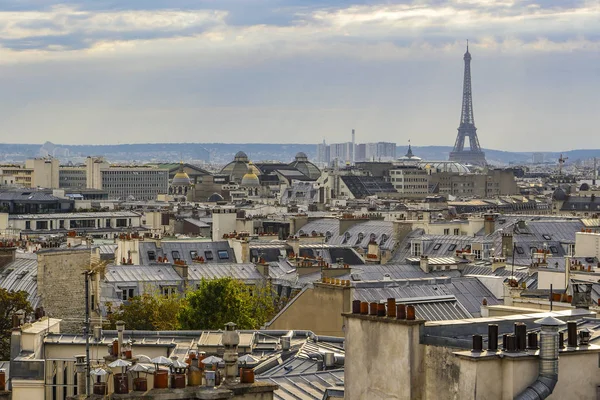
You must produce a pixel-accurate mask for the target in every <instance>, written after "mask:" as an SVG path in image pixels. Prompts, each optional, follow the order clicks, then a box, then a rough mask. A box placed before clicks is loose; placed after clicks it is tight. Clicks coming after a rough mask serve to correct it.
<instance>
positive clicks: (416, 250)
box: [412, 243, 421, 257]
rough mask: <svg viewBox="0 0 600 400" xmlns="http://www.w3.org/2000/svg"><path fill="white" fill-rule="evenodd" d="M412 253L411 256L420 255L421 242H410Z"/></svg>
mask: <svg viewBox="0 0 600 400" xmlns="http://www.w3.org/2000/svg"><path fill="white" fill-rule="evenodd" d="M412 247H413V248H412V255H413V256H417V257H418V256H420V255H421V243H413V244H412Z"/></svg>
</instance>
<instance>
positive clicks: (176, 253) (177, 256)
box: [171, 250, 181, 261]
mask: <svg viewBox="0 0 600 400" xmlns="http://www.w3.org/2000/svg"><path fill="white" fill-rule="evenodd" d="M171 255H172V256H173V261H177V260H181V256H180V255H179V252H178V251H177V250H174V251H172V252H171Z"/></svg>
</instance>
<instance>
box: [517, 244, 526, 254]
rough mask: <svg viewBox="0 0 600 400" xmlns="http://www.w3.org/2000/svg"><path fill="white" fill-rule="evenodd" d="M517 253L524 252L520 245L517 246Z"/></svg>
mask: <svg viewBox="0 0 600 400" xmlns="http://www.w3.org/2000/svg"><path fill="white" fill-rule="evenodd" d="M517 254H525V251H524V250H523V248H522V247H521V246H517Z"/></svg>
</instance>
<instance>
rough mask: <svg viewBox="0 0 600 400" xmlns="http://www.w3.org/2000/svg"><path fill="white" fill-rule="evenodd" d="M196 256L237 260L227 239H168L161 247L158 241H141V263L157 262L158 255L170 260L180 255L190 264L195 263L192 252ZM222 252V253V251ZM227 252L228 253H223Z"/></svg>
mask: <svg viewBox="0 0 600 400" xmlns="http://www.w3.org/2000/svg"><path fill="white" fill-rule="evenodd" d="M149 252H153V253H154V260H150V256H149V254H148V253H149ZM193 252H195V254H196V256H198V257H202V258H204V260H205V261H207V262H210V263H215V264H216V263H231V262H235V254H234V253H233V250H232V249H231V247H229V243H228V242H227V241H218V242H212V241H209V240H202V241H198V240H194V241H183V240H179V241H166V240H163V241H162V242H161V243H160V247H159V246H158V245H157V244H156V242H151V241H148V242H140V264H143V265H150V264H155V263H157V261H156V260H158V257H167V259H168V260H169V261H174V258H175V257H176V256H178V257H179V258H180V259H182V260H185V262H186V263H187V264H188V265H192V264H194V263H195V262H194V260H193V257H192V253H193ZM220 252H221V253H220ZM222 252H226V253H222Z"/></svg>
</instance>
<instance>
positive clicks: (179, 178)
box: [171, 164, 192, 186]
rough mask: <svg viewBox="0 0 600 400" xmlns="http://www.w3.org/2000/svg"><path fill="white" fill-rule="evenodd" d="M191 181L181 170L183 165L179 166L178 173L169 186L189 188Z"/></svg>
mask: <svg viewBox="0 0 600 400" xmlns="http://www.w3.org/2000/svg"><path fill="white" fill-rule="evenodd" d="M191 185H192V180H191V179H190V177H189V175H188V174H187V173H186V172H185V171H184V170H183V164H180V165H179V171H177V173H176V174H175V176H174V177H173V180H172V181H171V186H191Z"/></svg>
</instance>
